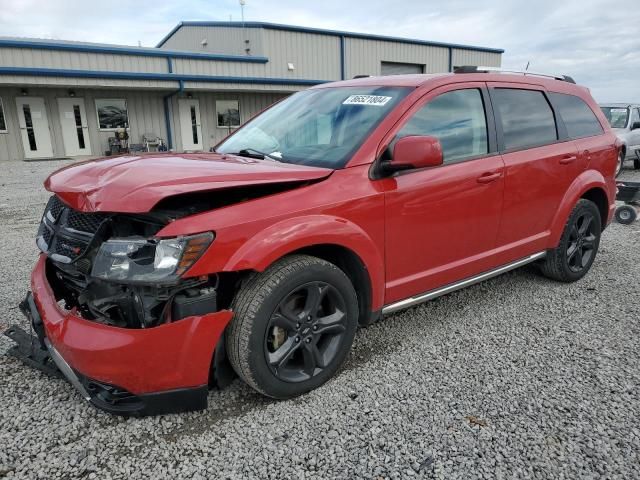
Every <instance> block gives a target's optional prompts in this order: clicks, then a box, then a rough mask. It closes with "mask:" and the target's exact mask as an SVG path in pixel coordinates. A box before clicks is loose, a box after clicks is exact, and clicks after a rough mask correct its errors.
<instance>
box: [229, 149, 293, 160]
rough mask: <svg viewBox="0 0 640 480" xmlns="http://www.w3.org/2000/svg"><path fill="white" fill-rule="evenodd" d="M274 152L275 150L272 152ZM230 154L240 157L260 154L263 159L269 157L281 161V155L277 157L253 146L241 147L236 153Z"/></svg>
mask: <svg viewBox="0 0 640 480" xmlns="http://www.w3.org/2000/svg"><path fill="white" fill-rule="evenodd" d="M274 153H275V152H274ZM232 155H240V156H241V157H256V156H260V157H262V159H263V160H264V159H265V158H270V159H271V160H274V161H276V162H281V161H282V157H277V156H275V155H274V154H272V153H265V152H261V151H260V150H256V149H255V148H243V149H242V150H240V151H239V152H238V153H235V154H232Z"/></svg>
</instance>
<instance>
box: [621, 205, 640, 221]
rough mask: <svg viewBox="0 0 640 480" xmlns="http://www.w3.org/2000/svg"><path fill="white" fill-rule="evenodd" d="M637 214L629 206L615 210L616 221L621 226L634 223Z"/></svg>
mask: <svg viewBox="0 0 640 480" xmlns="http://www.w3.org/2000/svg"><path fill="white" fill-rule="evenodd" d="M636 218H638V212H637V211H636V209H635V208H633V207H632V206H631V205H622V206H621V207H618V208H616V221H617V222H618V223H621V224H622V225H629V224H631V223H633V222H635V221H636Z"/></svg>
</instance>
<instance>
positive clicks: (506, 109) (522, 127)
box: [493, 88, 558, 150]
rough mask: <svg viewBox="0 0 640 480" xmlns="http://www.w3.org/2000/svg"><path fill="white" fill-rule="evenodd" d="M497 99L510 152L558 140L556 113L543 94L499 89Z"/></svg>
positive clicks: (505, 141) (500, 118)
mask: <svg viewBox="0 0 640 480" xmlns="http://www.w3.org/2000/svg"><path fill="white" fill-rule="evenodd" d="M493 98H494V99H495V103H496V105H495V107H496V109H497V111H498V114H499V115H498V121H499V122H500V123H501V125H502V132H503V138H504V148H505V149H506V150H510V149H512V148H523V147H532V146H535V145H544V144H546V143H551V142H553V141H555V140H557V139H558V134H557V130H556V122H555V120H554V118H553V111H552V110H551V106H550V105H549V102H547V99H546V98H545V96H544V94H543V93H542V92H538V91H535V90H516V89H511V88H497V89H495V90H494V94H493Z"/></svg>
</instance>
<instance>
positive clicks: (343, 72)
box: [340, 35, 346, 80]
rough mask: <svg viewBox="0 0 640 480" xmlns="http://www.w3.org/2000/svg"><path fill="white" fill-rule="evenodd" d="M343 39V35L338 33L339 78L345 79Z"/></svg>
mask: <svg viewBox="0 0 640 480" xmlns="http://www.w3.org/2000/svg"><path fill="white" fill-rule="evenodd" d="M345 61H346V60H345V39H344V35H340V79H341V80H346V78H345Z"/></svg>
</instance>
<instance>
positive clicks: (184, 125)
mask: <svg viewBox="0 0 640 480" xmlns="http://www.w3.org/2000/svg"><path fill="white" fill-rule="evenodd" d="M502 53H503V50H500V49H493V48H483V47H475V46H465V45H456V44H447V43H439V42H429V41H424V40H411V39H405V38H396V37H384V36H378V35H367V34H362V33H352V32H341V31H333V30H320V29H315V28H306V27H295V26H290V25H278V24H269V23H256V22H246V23H244V24H243V23H240V22H181V23H180V24H178V25H177V26H176V27H175V28H174V29H173V30H172V31H171V32H170V33H169V34H168V35H167V36H166V37H165V38H164V39H163V40H162V41H161V42H160V43H159V44H158V45H157V46H156V47H155V48H143V47H127V46H119V45H104V44H94V43H80V42H71V41H58V40H56V41H53V40H35V39H34V40H32V39H18V38H6V37H0V160H7V159H9V160H22V159H43V158H67V157H78V156H100V155H105V154H106V153H107V152H112V151H114V148H119V146H120V147H121V146H122V145H124V146H129V147H131V148H148V149H153V148H157V141H156V139H158V138H160V139H162V140H163V142H164V144H165V145H166V146H168V148H169V149H174V150H178V151H198V150H208V149H209V148H210V147H211V146H213V145H215V144H217V143H218V142H219V141H220V140H221V139H223V138H224V137H225V136H227V135H228V134H229V133H230V132H231V131H232V130H233V129H234V128H237V127H238V126H239V125H240V124H242V123H243V122H245V121H246V120H248V119H249V118H251V117H252V116H253V115H255V114H256V113H257V112H259V111H260V110H262V109H264V108H266V107H267V106H269V105H271V104H272V103H274V102H275V101H277V100H279V99H281V98H283V97H284V96H286V95H289V94H291V93H293V92H296V91H298V90H301V89H304V88H307V87H309V86H311V85H315V84H318V83H323V82H329V81H335V80H341V79H347V78H352V77H353V76H355V75H392V74H399V73H434V72H445V71H451V70H452V69H453V67H454V66H457V65H486V66H500V62H501V54H502ZM125 130H126V134H127V136H128V141H127V142H121V141H120V140H119V137H122V132H123V131H125ZM127 144H128V145H127Z"/></svg>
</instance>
